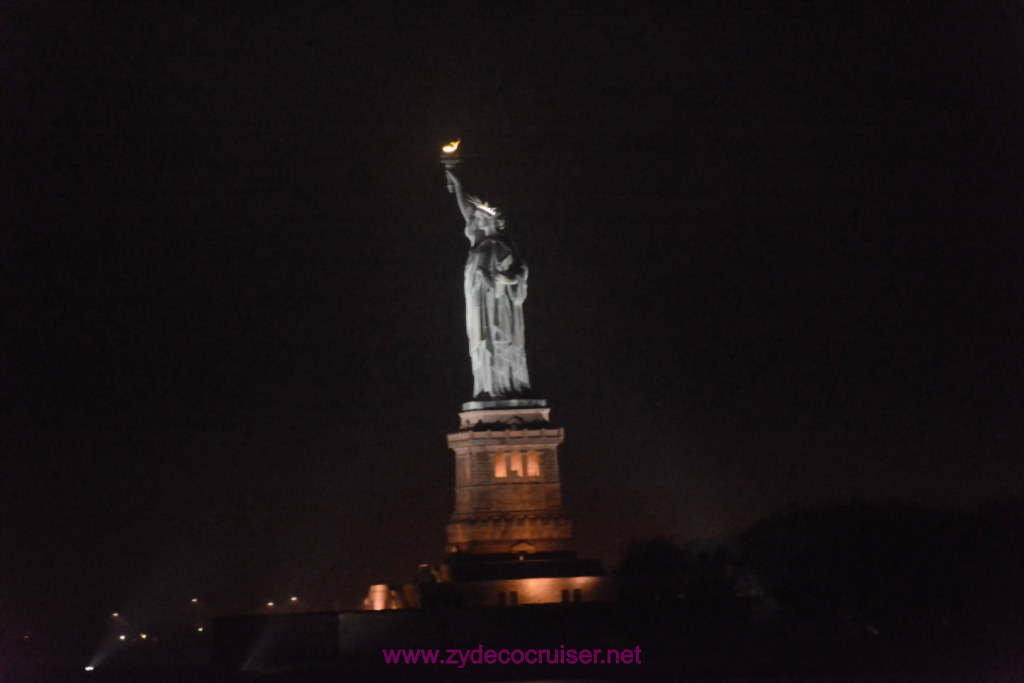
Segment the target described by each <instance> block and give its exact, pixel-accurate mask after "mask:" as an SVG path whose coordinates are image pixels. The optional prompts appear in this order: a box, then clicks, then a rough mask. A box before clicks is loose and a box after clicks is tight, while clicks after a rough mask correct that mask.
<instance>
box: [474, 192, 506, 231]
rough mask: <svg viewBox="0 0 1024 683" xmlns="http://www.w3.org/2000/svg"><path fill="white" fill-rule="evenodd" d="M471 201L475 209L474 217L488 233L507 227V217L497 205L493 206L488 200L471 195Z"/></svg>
mask: <svg viewBox="0 0 1024 683" xmlns="http://www.w3.org/2000/svg"><path fill="white" fill-rule="evenodd" d="M469 201H470V202H472V204H473V207H474V211H473V218H474V220H476V222H477V223H478V224H479V225H480V227H481V229H483V230H484V231H485V232H487V234H493V233H495V232H497V231H499V230H504V229H505V218H504V217H503V216H502V215H501V211H499V210H498V208H497V207H495V206H491V205H490V204H488V203H487V202H483V201H480V199H479V198H477V197H469Z"/></svg>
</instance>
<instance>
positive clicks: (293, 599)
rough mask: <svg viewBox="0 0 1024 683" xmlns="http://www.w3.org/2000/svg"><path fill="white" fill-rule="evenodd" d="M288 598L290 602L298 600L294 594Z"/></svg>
mask: <svg viewBox="0 0 1024 683" xmlns="http://www.w3.org/2000/svg"><path fill="white" fill-rule="evenodd" d="M288 599H289V600H291V601H292V602H298V601H299V599H298V598H297V597H295V596H294V595H293V596H292V597H290V598H288Z"/></svg>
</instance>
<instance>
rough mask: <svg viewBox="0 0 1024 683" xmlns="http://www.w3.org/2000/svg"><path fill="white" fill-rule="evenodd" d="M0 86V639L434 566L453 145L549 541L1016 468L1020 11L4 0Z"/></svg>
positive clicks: (341, 600) (1023, 192) (457, 344)
mask: <svg viewBox="0 0 1024 683" xmlns="http://www.w3.org/2000/svg"><path fill="white" fill-rule="evenodd" d="M0 98H2V100H0V117H2V118H0V226H2V227H0V239H2V242H0V254H2V259H3V267H2V274H0V278H2V279H0V295H2V309H0V310H2V321H0V325H2V329H0V372H2V376H0V385H2V397H3V404H2V422H0V449H2V450H0V458H2V471H0V473H2V483H3V489H2V494H3V495H2V499H0V513H2V517H0V534H2V535H0V542H2V545H0V622H2V628H3V631H4V634H6V635H12V634H21V633H22V632H25V633H29V632H31V633H33V634H41V637H43V636H46V634H59V633H64V632H69V631H71V630H74V629H80V630H81V629H86V628H92V626H93V625H95V623H98V622H97V621H96V620H101V619H102V618H104V617H106V616H107V615H109V613H110V612H112V611H114V610H120V611H121V612H123V613H125V614H131V615H132V616H133V618H135V619H137V620H138V623H143V622H145V623H156V622H157V621H159V619H161V618H164V616H166V615H168V614H171V613H173V612H174V611H175V610H179V609H180V610H184V609H185V605H186V604H187V603H188V601H189V599H191V598H192V597H199V598H200V599H201V600H202V601H203V605H204V609H208V610H210V611H213V612H224V613H237V612H249V611H257V610H259V609H260V606H261V605H264V604H265V603H266V601H268V600H277V601H283V600H286V599H287V596H289V595H297V596H300V598H301V600H302V604H303V605H304V606H306V607H308V608H353V607H355V606H356V605H357V604H358V602H359V600H360V599H361V597H362V595H364V594H365V591H366V588H367V586H368V585H369V584H370V583H376V582H381V581H393V582H399V581H403V580H409V579H411V578H412V576H413V572H414V569H415V567H416V565H417V564H419V563H421V562H437V561H438V560H439V559H440V557H441V554H442V552H443V549H444V524H445V522H446V519H447V517H448V515H449V514H450V513H451V510H452V507H453V496H452V485H453V474H454V473H453V458H452V456H451V454H450V452H449V451H448V450H447V448H446V445H445V434H446V432H449V431H453V430H455V429H456V428H457V426H458V418H457V414H456V413H457V412H458V411H459V409H460V406H461V403H462V402H463V401H467V400H470V399H471V396H470V393H471V389H472V376H471V373H470V368H469V358H468V354H467V345H466V336H465V326H464V308H463V307H464V302H463V297H462V268H463V264H464V261H465V253H466V249H467V242H466V240H465V237H464V236H463V234H462V228H463V221H462V217H461V215H460V214H459V211H458V209H457V207H456V204H455V201H454V199H453V198H452V196H451V195H449V194H448V193H447V192H446V190H445V180H444V176H443V173H442V170H441V166H440V164H439V163H438V153H439V148H440V146H441V145H442V144H444V143H445V142H447V141H448V140H449V139H452V138H456V137H461V138H462V140H463V150H464V151H463V154H462V159H463V161H462V163H461V165H460V166H459V169H458V173H459V175H460V178H461V179H462V180H463V182H464V184H465V185H466V188H467V189H468V190H469V191H470V192H473V193H474V194H478V195H480V196H481V197H482V198H484V199H486V200H488V201H489V202H490V203H492V204H495V205H497V206H499V207H500V208H501V209H502V211H503V212H504V214H505V216H506V217H507V219H508V231H509V233H510V235H511V236H512V237H513V238H514V239H515V240H516V242H517V243H518V245H519V247H520V249H521V251H522V252H523V255H524V257H525V259H526V261H527V263H528V264H529V266H530V279H529V288H530V289H529V298H528V299H527V301H526V307H525V310H526V326H527V331H526V341H527V354H528V359H529V365H530V374H531V377H532V380H533V384H534V388H535V394H536V395H537V396H538V397H542V398H546V399H548V401H549V402H550V405H551V406H552V418H553V420H554V421H555V422H556V423H557V424H558V425H560V426H563V427H565V429H566V442H565V444H564V446H563V447H562V451H561V471H562V479H563V494H564V498H565V501H566V504H567V507H568V510H569V512H570V514H571V515H572V516H573V517H574V519H575V522H576V527H575V528H576V531H575V536H576V543H577V547H578V549H579V551H580V553H581V554H582V555H584V556H588V557H598V558H601V559H603V560H604V561H605V562H606V563H607V564H608V565H614V564H615V562H616V561H617V559H618V557H619V552H620V550H621V549H622V548H623V547H624V546H625V545H626V544H627V543H628V542H629V540H630V539H644V538H651V537H654V536H657V535H660V534H666V535H669V536H671V537H672V538H674V539H676V540H677V541H680V542H683V541H687V540H690V539H695V538H707V537H712V536H716V535H721V534H725V533H729V532H733V531H737V530H739V529H741V528H743V527H744V526H745V525H747V524H750V523H751V522H753V521H755V520H756V519H758V518H759V517H762V516H764V515H767V514H770V513H772V512H775V511H778V510H782V509H786V508H787V507H789V506H792V505H799V506H804V505H820V504H828V503H835V502H848V501H868V502H871V501H889V500H899V501H905V502H910V503H918V504H923V505H928V506H937V507H957V508H970V507H973V506H976V505H978V504H981V503H983V502H986V501H990V500H999V499H1004V498H1006V497H1009V496H1013V495H1019V494H1020V493H1021V492H1022V490H1024V236H1022V231H1021V230H1022V227H1024V201H1022V196H1024V182H1022V181H1024V123H1022V122H1024V5H1022V4H1021V3H1019V2H1009V1H1005V0H1004V1H1000V0H993V1H992V2H984V3H981V2H969V1H967V0H962V1H958V2H917V3H883V2H879V3H874V2H850V3H792V2H771V3H768V2H759V3H734V2H678V3H674V4H670V3H651V4H648V3H642V2H623V3H607V2H605V3H599V2H594V3H536V4H523V3H465V4H462V5H455V4H436V3H419V4H416V5H411V6H410V7H400V6H398V5H393V6H391V7H390V8H382V7H381V6H380V5H379V4H378V3H367V4H363V5H352V4H350V3H340V2H302V3H277V4H274V5H268V4H258V3H237V4H229V5H226V6H219V5H218V6H216V7H211V6H193V5H192V4H190V5H189V6H187V7H184V8H183V7H180V6H178V3H156V2H139V3H113V4H111V3H97V2H74V3H52V2H42V1H40V2H28V1H24V0H22V1H20V2H13V3H9V4H7V5H6V6H5V7H4V8H3V9H2V10H0ZM19 637H20V636H19ZM54 637H56V636H54Z"/></svg>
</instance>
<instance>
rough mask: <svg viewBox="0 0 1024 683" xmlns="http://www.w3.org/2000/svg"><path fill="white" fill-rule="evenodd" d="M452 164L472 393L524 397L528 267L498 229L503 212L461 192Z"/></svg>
mask: <svg viewBox="0 0 1024 683" xmlns="http://www.w3.org/2000/svg"><path fill="white" fill-rule="evenodd" d="M453 151H454V150H453ZM442 163H444V157H442ZM453 166H454V164H451V165H450V166H449V164H445V167H446V168H445V175H446V176H447V178H448V186H449V188H452V189H453V190H454V193H455V199H456V200H457V201H458V204H459V209H460V210H461V211H462V216H463V217H464V218H465V219H466V230H465V232H466V237H467V238H468V239H469V257H468V258H467V259H466V270H465V277H464V280H463V289H464V291H465V295H466V335H467V336H468V338H469V358H470V361H471V363H472V367H473V398H475V399H480V398H504V397H516V396H523V395H524V394H526V393H528V392H529V389H530V375H529V373H528V372H527V369H526V336H525V324H524V320H523V302H524V301H525V300H526V276H527V274H528V270H527V267H526V264H525V263H523V261H522V259H520V258H519V254H518V252H517V251H516V248H515V245H514V244H513V243H512V241H511V240H509V239H508V238H507V237H505V235H504V233H503V232H502V231H503V230H504V228H505V220H504V218H502V216H501V212H500V211H498V210H497V209H496V208H495V207H492V206H490V205H488V204H487V203H486V202H482V201H480V200H479V199H478V198H476V197H473V196H472V195H465V194H464V193H463V191H462V184H461V183H460V182H459V179H458V178H456V177H455V174H453V173H452V171H451V168H452V167H453Z"/></svg>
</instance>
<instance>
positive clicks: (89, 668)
mask: <svg viewBox="0 0 1024 683" xmlns="http://www.w3.org/2000/svg"><path fill="white" fill-rule="evenodd" d="M95 668H96V667H94V666H87V667H85V670H86V671H92V670H93V669H95Z"/></svg>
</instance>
